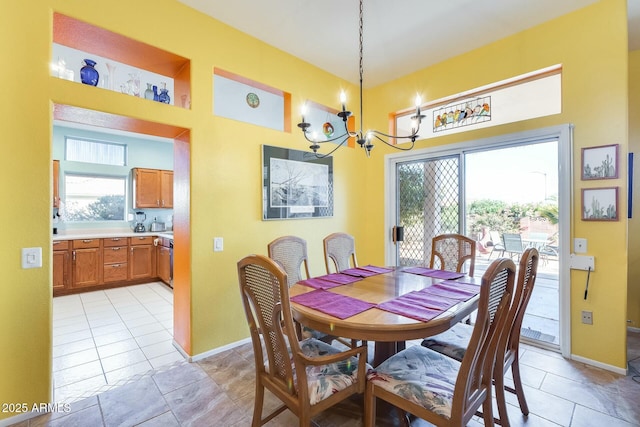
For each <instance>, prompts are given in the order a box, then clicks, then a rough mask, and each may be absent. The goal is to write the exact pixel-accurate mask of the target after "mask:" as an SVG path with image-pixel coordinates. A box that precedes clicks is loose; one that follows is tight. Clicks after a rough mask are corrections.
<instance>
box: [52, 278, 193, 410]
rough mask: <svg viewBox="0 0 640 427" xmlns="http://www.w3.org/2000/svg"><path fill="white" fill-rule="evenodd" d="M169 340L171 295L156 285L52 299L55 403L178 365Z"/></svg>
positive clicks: (68, 400) (77, 398)
mask: <svg viewBox="0 0 640 427" xmlns="http://www.w3.org/2000/svg"><path fill="white" fill-rule="evenodd" d="M172 337H173V292H172V290H171V288H169V287H167V286H166V285H164V284H163V283H160V282H154V283H148V284H143V285H135V286H127V287H123V288H114V289H107V290H104V291H95V292H87V293H82V294H76V295H67V296H62V297H56V298H54V299H53V379H54V396H55V401H56V402H60V403H65V402H66V403H69V402H74V401H78V400H81V399H84V398H86V397H89V396H92V395H95V394H97V393H100V392H103V391H105V390H108V389H110V388H112V387H114V386H117V385H119V384H122V383H123V382H125V381H126V380H127V379H128V378H129V377H131V376H133V375H136V374H142V373H145V372H147V371H151V370H153V369H157V368H160V367H161V366H163V365H167V364H170V363H173V362H176V361H179V360H184V358H183V357H182V355H181V354H180V353H179V352H178V351H177V350H176V348H175V347H174V346H173V344H172V340H173V338H172Z"/></svg>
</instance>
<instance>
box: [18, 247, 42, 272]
mask: <svg viewBox="0 0 640 427" xmlns="http://www.w3.org/2000/svg"><path fill="white" fill-rule="evenodd" d="M21 259H22V268H40V267H42V248H22V256H21Z"/></svg>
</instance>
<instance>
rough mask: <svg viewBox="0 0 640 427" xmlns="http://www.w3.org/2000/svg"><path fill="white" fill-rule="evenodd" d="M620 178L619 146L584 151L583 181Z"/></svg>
mask: <svg viewBox="0 0 640 427" xmlns="http://www.w3.org/2000/svg"><path fill="white" fill-rule="evenodd" d="M615 178H618V144H611V145H601V146H598V147H587V148H583V149H582V180H583V181H588V180H594V179H615Z"/></svg>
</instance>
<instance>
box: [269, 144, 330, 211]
mask: <svg viewBox="0 0 640 427" xmlns="http://www.w3.org/2000/svg"><path fill="white" fill-rule="evenodd" d="M331 216H333V157H331V156H328V157H324V158H318V157H316V156H315V154H314V153H311V152H308V151H300V150H291V149H288V148H282V147H273V146H270V145H263V146H262V219H263V220H271V219H292V218H321V217H331Z"/></svg>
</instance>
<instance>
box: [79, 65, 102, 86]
mask: <svg viewBox="0 0 640 427" xmlns="http://www.w3.org/2000/svg"><path fill="white" fill-rule="evenodd" d="M84 63H85V65H84V66H83V67H82V68H80V81H82V83H84V84H86V85H91V86H97V85H98V80H99V79H100V74H99V73H98V70H96V69H95V68H93V67H95V65H96V61H93V60H91V59H85V60H84Z"/></svg>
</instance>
